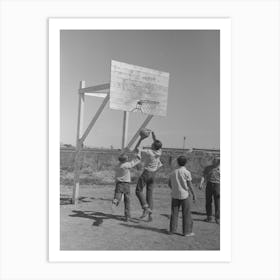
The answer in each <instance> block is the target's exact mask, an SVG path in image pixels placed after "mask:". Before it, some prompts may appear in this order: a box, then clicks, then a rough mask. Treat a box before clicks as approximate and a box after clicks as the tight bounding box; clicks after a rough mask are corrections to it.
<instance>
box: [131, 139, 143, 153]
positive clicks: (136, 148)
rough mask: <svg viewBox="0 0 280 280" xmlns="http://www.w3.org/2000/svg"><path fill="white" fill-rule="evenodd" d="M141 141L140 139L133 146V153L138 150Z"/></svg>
mask: <svg viewBox="0 0 280 280" xmlns="http://www.w3.org/2000/svg"><path fill="white" fill-rule="evenodd" d="M142 140H143V138H141V137H140V139H139V140H138V142H137V144H136V145H135V148H134V150H133V151H134V152H138V148H139V146H140V144H141V142H142Z"/></svg>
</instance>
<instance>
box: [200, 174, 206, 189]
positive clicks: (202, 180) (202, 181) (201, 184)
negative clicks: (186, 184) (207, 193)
mask: <svg viewBox="0 0 280 280" xmlns="http://www.w3.org/2000/svg"><path fill="white" fill-rule="evenodd" d="M204 182H205V178H204V176H202V177H201V179H200V185H199V189H200V190H202V189H203V186H204Z"/></svg>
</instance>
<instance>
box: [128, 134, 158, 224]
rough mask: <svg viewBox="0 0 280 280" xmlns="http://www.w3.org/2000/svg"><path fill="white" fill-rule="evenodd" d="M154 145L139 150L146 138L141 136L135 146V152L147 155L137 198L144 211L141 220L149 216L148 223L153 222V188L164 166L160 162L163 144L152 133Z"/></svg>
mask: <svg viewBox="0 0 280 280" xmlns="http://www.w3.org/2000/svg"><path fill="white" fill-rule="evenodd" d="M152 137H153V143H152V145H151V149H145V150H143V149H138V147H139V145H140V143H141V141H142V140H143V139H144V138H145V137H142V136H140V140H139V141H138V143H137V144H136V146H135V149H134V150H135V151H138V152H140V153H141V155H142V154H144V155H146V160H145V161H144V171H143V173H142V174H141V176H140V177H139V179H138V182H137V186H136V196H137V198H138V199H139V202H140V204H141V207H142V209H143V214H142V216H141V217H140V219H143V218H145V217H146V216H147V215H149V218H148V221H149V222H151V221H152V210H153V187H154V182H155V175H156V171H157V170H158V169H159V168H160V167H161V166H162V163H161V161H160V156H161V154H162V150H161V148H162V143H161V141H159V140H157V139H156V136H155V133H154V132H153V131H152ZM145 186H146V198H145V196H144V193H143V190H144V187H145Z"/></svg>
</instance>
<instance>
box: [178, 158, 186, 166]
mask: <svg viewBox="0 0 280 280" xmlns="http://www.w3.org/2000/svg"><path fill="white" fill-rule="evenodd" d="M177 163H178V165H179V166H185V165H186V163H187V158H186V157H185V156H179V157H178V158H177Z"/></svg>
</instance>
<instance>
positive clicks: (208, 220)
mask: <svg viewBox="0 0 280 280" xmlns="http://www.w3.org/2000/svg"><path fill="white" fill-rule="evenodd" d="M203 221H204V222H207V223H212V222H213V219H212V218H211V217H207V218H206V219H205V220H203Z"/></svg>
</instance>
